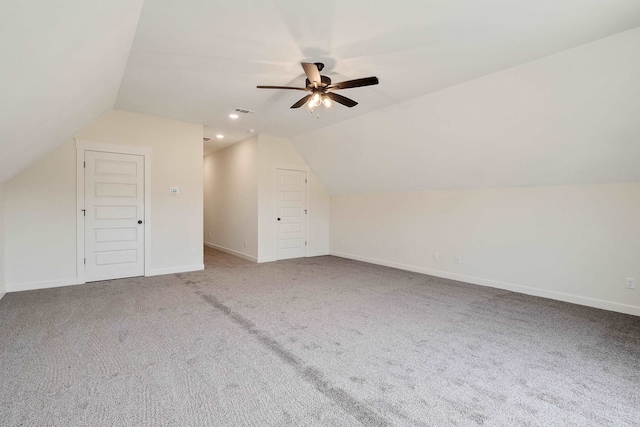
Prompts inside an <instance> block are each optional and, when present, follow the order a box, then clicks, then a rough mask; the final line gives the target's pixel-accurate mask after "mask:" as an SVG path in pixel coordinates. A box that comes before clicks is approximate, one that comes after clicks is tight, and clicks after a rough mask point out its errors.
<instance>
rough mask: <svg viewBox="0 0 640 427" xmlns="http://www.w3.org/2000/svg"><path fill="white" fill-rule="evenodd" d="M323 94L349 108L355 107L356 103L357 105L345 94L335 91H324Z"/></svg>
mask: <svg viewBox="0 0 640 427" xmlns="http://www.w3.org/2000/svg"><path fill="white" fill-rule="evenodd" d="M325 95H326V96H328V97H329V98H331V99H332V100H334V101H336V102H337V103H338V104H342V105H346V106H347V107H349V108H351V107H355V106H356V105H358V103H357V102H356V101H354V100H353V99H349V98H347V97H346V96H342V95H338V94H337V93H333V92H325ZM309 96H311V95H309Z"/></svg>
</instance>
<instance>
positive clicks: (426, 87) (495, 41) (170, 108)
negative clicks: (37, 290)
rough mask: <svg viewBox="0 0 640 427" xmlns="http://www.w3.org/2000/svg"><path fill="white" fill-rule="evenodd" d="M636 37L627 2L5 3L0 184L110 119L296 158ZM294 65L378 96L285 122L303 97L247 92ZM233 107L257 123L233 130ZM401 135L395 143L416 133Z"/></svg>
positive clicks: (281, 77) (298, 77)
mask: <svg viewBox="0 0 640 427" xmlns="http://www.w3.org/2000/svg"><path fill="white" fill-rule="evenodd" d="M141 7H142V12H140V8H141ZM136 26H137V32H135V38H134V31H136ZM638 26H640V1H638V0H562V1H558V0H536V1H530V0H477V1H474V2H461V1H452V0H406V1H401V2H400V1H390V0H387V1H382V0H381V1H375V2H371V1H364V0H352V1H349V2H336V1H332V0H326V1H324V2H322V3H317V2H316V3H309V2H304V1H299V0H298V1H294V0H271V1H265V0H237V1H234V2H223V1H216V0H208V1H206V2H203V1H202V0H183V1H180V2H177V1H170V0H145V1H144V6H142V0H133V1H132V0H127V1H125V0H110V1H108V2H101V1H98V0H65V1H64V2H50V1H46V0H32V1H29V2H26V1H20V0H4V1H2V2H0V78H1V79H2V82H3V83H2V86H1V87H2V89H1V90H2V92H1V93H0V95H1V96H2V99H3V103H2V105H1V106H0V117H1V119H0V120H1V122H0V150H1V153H2V155H1V156H0V182H1V181H4V180H6V179H8V178H9V177H11V176H13V175H15V173H17V172H18V171H19V170H21V169H23V168H24V167H26V166H27V165H28V164H30V163H32V162H33V161H35V160H36V159H37V158H39V157H41V156H43V155H44V154H45V153H46V152H49V151H51V150H52V149H53V148H55V147H56V146H57V145H59V144H60V143H62V142H63V141H64V140H66V139H68V138H69V137H71V136H73V135H74V134H75V133H77V132H78V131H79V130H81V129H82V128H83V127H85V126H87V125H89V124H90V123H91V122H92V121H93V120H95V119H96V118H97V117H98V116H99V115H101V114H103V113H104V112H106V111H108V110H109V109H111V108H118V109H122V110H127V111H133V112H139V113H144V114H150V115H157V116H160V117H167V118H172V119H177V120H184V121H189V122H196V123H202V124H204V125H205V135H206V136H211V135H214V134H215V133H223V134H224V135H225V138H224V140H223V141H222V142H215V143H212V144H209V146H208V147H206V148H205V149H206V150H215V149H219V148H220V147H222V146H224V145H228V144H230V143H233V142H235V141H238V140H241V139H244V138H246V137H248V136H249V134H248V132H247V130H248V129H250V128H253V129H256V130H257V132H258V133H263V134H268V135H274V136H280V137H287V138H292V137H296V141H297V142H296V146H297V147H298V148H299V149H301V150H302V149H303V148H304V149H305V150H307V149H309V147H308V146H306V147H303V145H304V143H301V142H300V141H301V140H300V138H302V136H304V135H309V137H310V138H312V136H313V135H316V134H314V132H315V131H320V129H326V130H328V131H329V132H330V130H331V129H342V128H340V127H339V126H340V125H342V126H347V127H348V126H349V125H348V124H349V123H351V122H352V121H353V120H357V118H358V117H359V116H362V115H365V114H366V115H367V116H366V117H369V114H372V113H374V112H380V111H382V112H384V111H387V112H388V111H389V109H391V110H393V108H394V106H398V105H403V103H405V102H407V101H408V100H410V99H412V98H419V99H421V97H422V96H423V95H425V94H428V93H433V92H435V91H438V90H441V89H444V88H448V87H452V86H455V85H459V84H461V83H463V82H467V81H470V80H473V79H477V78H478V77H481V76H485V75H488V74H491V73H494V72H496V71H499V70H504V69H507V68H509V67H514V66H516V65H519V64H523V63H526V62H528V61H531V60H534V59H536V58H541V57H545V56H548V55H550V54H553V53H555V52H560V51H563V50H565V49H568V48H571V47H574V46H578V45H581V44H584V43H588V42H591V41H594V40H597V39H601V38H603V37H606V36H609V35H612V34H616V33H620V32H622V31H625V30H628V29H630V28H634V27H638ZM132 40H133V45H132ZM131 46H132V47H131ZM301 61H311V62H316V61H320V62H324V63H325V64H326V68H325V70H324V72H323V74H326V75H328V76H330V77H331V78H332V79H333V80H334V81H340V80H346V79H353V78H359V77H366V76H371V75H375V76H377V77H378V78H379V79H380V85H378V86H373V87H365V88H357V89H349V90H345V91H342V92H341V93H342V94H344V95H346V96H349V97H352V98H353V99H355V100H356V101H358V102H360V104H359V105H358V106H356V107H354V108H352V109H348V108H346V107H343V106H340V105H337V106H335V107H334V108H332V109H331V110H329V111H322V113H321V117H320V119H317V118H316V116H315V115H312V114H310V113H308V112H306V111H305V110H304V109H300V110H291V109H289V106H290V105H291V104H293V103H294V102H295V101H296V100H297V99H298V98H299V97H300V96H301V94H302V93H301V92H298V91H276V90H273V91H272V90H259V89H256V88H255V86H256V85H259V84H270V85H296V86H301V85H302V84H303V80H304V76H303V72H302V69H301V67H300V64H299V63H300V62H301ZM125 65H126V69H125ZM123 70H124V74H123ZM118 88H119V89H118ZM116 93H117V98H116ZM237 107H241V108H246V109H249V110H253V111H256V114H253V115H249V116H241V118H240V119H238V120H237V121H232V120H231V119H229V118H228V114H229V113H230V112H231V111H232V110H234V109H235V108H237ZM385 114H386V113H385ZM374 117H375V116H374ZM385 118H388V117H387V116H385ZM415 120H421V118H420V117H417V118H415ZM403 123H404V122H402V121H400V122H399V123H395V124H394V125H393V126H392V128H400V129H403V131H404V132H405V133H407V132H411V129H414V127H413V125H412V124H410V123H407V124H406V125H405V124H403ZM341 132H342V131H341ZM352 134H353V138H356V139H359V140H360V141H361V143H362V140H363V139H365V138H367V136H366V134H359V135H356V134H355V132H354V133H352ZM327 137H328V138H330V139H331V140H335V139H339V138H338V137H336V136H335V135H333V136H332V135H331V134H330V133H329V134H328V136H327ZM214 141H216V140H215V139H214ZM355 147H358V149H363V147H365V149H366V145H354V149H355ZM412 147H413V146H407V147H406V149H407V150H408V151H407V152H406V155H407V156H410V155H411V149H412ZM388 149H389V146H387V147H386V148H384V147H380V149H379V150H380V152H379V155H380V157H379V158H378V159H383V160H384V158H385V155H387V154H385V152H384V150H388ZM310 152H311V151H307V152H306V153H307V157H308V156H309V153H310ZM344 154H345V153H344V151H342V149H338V150H336V151H335V152H333V153H332V154H330V153H328V152H326V153H324V154H323V153H322V152H320V154H317V155H314V156H316V157H317V158H320V157H322V158H325V159H327V161H328V162H329V163H332V162H334V163H335V160H336V159H338V158H339V157H340V156H343V155H344ZM374 160H375V159H372V161H374ZM307 161H308V162H309V163H310V164H311V165H312V168H313V167H317V168H319V169H322V167H320V165H316V166H314V165H313V162H314V160H313V159H309V158H307ZM323 161H324V160H323ZM323 174H324V173H323ZM346 176H347V175H345V177H346ZM320 178H321V179H322V180H323V182H324V181H327V182H328V181H330V180H331V177H330V176H329V175H326V176H320ZM356 187H358V186H357V185H356ZM345 188H346V187H345ZM345 188H342V187H341V188H340V189H337V190H335V192H343V191H346V189H345Z"/></svg>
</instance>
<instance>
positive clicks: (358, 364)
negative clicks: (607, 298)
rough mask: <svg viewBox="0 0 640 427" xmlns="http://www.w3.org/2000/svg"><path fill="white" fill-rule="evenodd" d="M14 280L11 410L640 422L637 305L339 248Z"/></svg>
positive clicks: (200, 417) (4, 325)
mask: <svg viewBox="0 0 640 427" xmlns="http://www.w3.org/2000/svg"><path fill="white" fill-rule="evenodd" d="M205 257H206V259H205V262H206V265H207V269H206V270H205V271H203V272H197V273H185V274H176V275H169V276H161V277H153V278H135V279H126V280H114V281H108V282H100V283H94V284H88V285H83V286H75V287H66V288H57V289H49V290H41V291H30V292H22V293H13V294H8V295H7V296H6V297H5V298H4V299H3V300H2V301H0V410H1V413H0V425H2V426H16V425H34V426H35V425H37V426H54V425H55V426H76V425H83V426H106V425H154V426H155V425H176V426H178V425H179V426H195V425H212V426H214V425H215V426H265V425H266V426H305V425H313V426H316V425H317V426H352V425H366V426H390V425H399V426H405V425H406V426H422V425H424V426H431V425H435V426H437V425H459V426H467V425H494V426H495V425H508V426H528V425H547V426H553V425H555V426H569V425H579V426H584V425H603V426H607V425H610V426H622V425H635V426H640V318H638V317H633V316H628V315H622V314H617V313H611V312H606V311H602V310H597V309H592V308H587V307H581V306H576V305H572V304H566V303H561V302H557V301H551V300H546V299H542V298H535V297H530V296H525V295H519V294H515V293H511V292H507V291H501V290H496V289H490V288H483V287H479V286H473V285H468V284H464V283H459V282H454V281H449V280H443V279H437V278H433V277H430V276H425V275H421V274H415V273H409V272H405V271H400V270H394V269H391V268H386V267H380V266H374V265H370V264H364V263H360V262H356V261H350V260H345V259H340V258H334V257H318V258H309V259H300V260H289V261H281V262H276V263H268V264H261V265H257V264H253V263H249V262H246V261H244V260H241V259H239V258H235V257H232V256H230V255H226V254H223V253H221V252H217V251H214V250H210V249H207V250H206V254H205Z"/></svg>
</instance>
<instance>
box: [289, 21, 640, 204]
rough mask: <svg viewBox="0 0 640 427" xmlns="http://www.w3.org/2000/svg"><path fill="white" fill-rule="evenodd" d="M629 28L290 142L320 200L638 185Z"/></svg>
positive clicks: (637, 104) (635, 56) (635, 57)
mask: <svg viewBox="0 0 640 427" xmlns="http://www.w3.org/2000/svg"><path fill="white" fill-rule="evenodd" d="M639 46H640V28H638V29H634V30H630V31H627V32H624V33H621V34H617V35H615V36H611V37H608V38H605V39H602V40H598V41H596V42H593V43H589V44H586V45H582V46H579V47H576V48H573V49H570V50H566V51H563V52H560V53H558V54H555V55H552V56H548V57H545V58H542V59H539V60H536V61H533V62H529V63H527V64H523V65H520V66H517V67H514V68H510V69H508V70H504V71H501V72H498V73H495V74H491V75H489V76H485V77H482V78H480V79H476V80H473V81H470V82H466V83H463V84H460V85H458V86H455V87H451V88H447V89H444V90H441V91H439V92H435V93H432V94H428V95H425V96H422V97H419V98H416V99H412V100H409V101H406V102H403V103H400V104H397V105H393V106H390V107H387V108H385V109H382V110H378V111H375V112H372V113H369V114H367V115H364V116H360V117H357V118H354V119H352V120H348V121H343V122H341V123H338V124H335V125H332V126H329V127H325V128H322V129H318V130H315V131H312V132H309V133H306V134H303V135H300V136H298V137H295V138H293V140H292V142H293V144H294V146H295V147H296V148H297V149H298V151H299V152H300V153H301V155H302V156H303V158H304V159H305V160H306V162H307V163H308V164H309V166H310V167H311V169H312V170H313V171H314V172H315V173H316V175H317V176H319V177H320V179H321V180H322V183H323V184H324V186H325V188H326V189H327V190H328V191H329V192H330V193H331V194H343V193H367V192H371V193H374V192H384V191H419V190H428V189H470V188H488V187H514V186H545V185H571V184H600V183H616V182H639V181H640V167H638V162H639V161H640V119H639V114H640V79H638V76H639V75H640V49H639V48H638V47H639Z"/></svg>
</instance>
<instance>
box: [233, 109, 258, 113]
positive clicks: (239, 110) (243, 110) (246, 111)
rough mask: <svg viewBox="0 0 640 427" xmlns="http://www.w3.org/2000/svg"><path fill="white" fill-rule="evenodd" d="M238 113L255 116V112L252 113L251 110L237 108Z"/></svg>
mask: <svg viewBox="0 0 640 427" xmlns="http://www.w3.org/2000/svg"><path fill="white" fill-rule="evenodd" d="M236 111H237V112H238V113H242V114H255V113H256V112H255V111H251V110H245V109H244V108H236Z"/></svg>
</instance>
